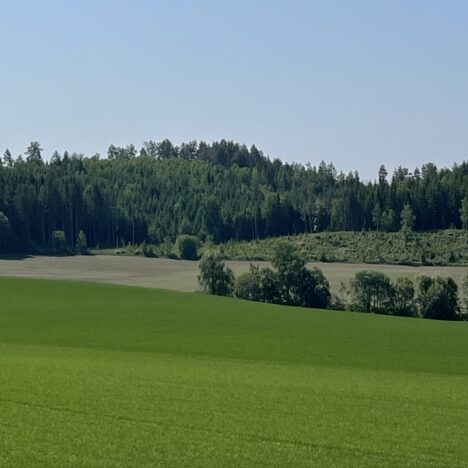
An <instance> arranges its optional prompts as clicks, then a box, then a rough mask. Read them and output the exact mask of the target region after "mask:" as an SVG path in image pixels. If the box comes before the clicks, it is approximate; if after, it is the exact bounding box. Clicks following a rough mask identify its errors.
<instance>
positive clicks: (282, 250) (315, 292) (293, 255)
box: [272, 242, 331, 308]
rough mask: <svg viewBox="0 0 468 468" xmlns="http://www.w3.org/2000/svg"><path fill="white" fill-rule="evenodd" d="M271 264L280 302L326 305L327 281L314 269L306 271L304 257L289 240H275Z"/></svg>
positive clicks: (328, 299)
mask: <svg viewBox="0 0 468 468" xmlns="http://www.w3.org/2000/svg"><path fill="white" fill-rule="evenodd" d="M272 264H273V266H274V267H275V268H276V270H277V271H276V275H277V281H278V285H279V297H280V301H281V303H283V304H288V305H295V306H302V307H319V308H326V307H328V305H329V303H330V299H331V294H330V284H329V283H328V281H327V279H326V278H325V276H324V275H323V273H322V272H321V270H319V269H318V268H314V269H313V270H309V269H307V267H306V263H305V260H304V258H303V257H302V256H301V255H300V253H299V252H298V250H297V249H296V248H295V247H294V246H293V244H292V243H290V242H282V243H279V244H278V246H277V247H276V249H275V252H274V255H273V259H272Z"/></svg>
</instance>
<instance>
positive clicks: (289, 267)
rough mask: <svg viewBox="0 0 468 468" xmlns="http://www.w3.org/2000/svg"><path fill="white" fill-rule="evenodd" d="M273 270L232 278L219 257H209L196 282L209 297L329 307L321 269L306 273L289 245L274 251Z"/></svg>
mask: <svg viewBox="0 0 468 468" xmlns="http://www.w3.org/2000/svg"><path fill="white" fill-rule="evenodd" d="M272 266H273V268H269V267H262V268H259V267H256V266H254V265H250V270H249V271H248V272H246V273H243V274H241V275H239V276H238V277H237V278H235V277H234V275H233V273H232V271H231V270H230V269H229V268H227V267H226V266H225V265H224V263H223V262H222V260H221V257H220V256H219V255H217V254H213V253H208V254H207V255H204V256H203V258H202V260H201V261H200V275H199V278H198V279H199V282H200V285H201V287H202V288H203V290H204V291H206V292H208V293H210V294H216V295H221V296H229V295H231V296H234V297H238V298H240V299H246V300H250V301H258V302H269V303H272V304H283V305H293V306H299V307H316V308H327V307H328V306H329V305H330V300H331V293H330V284H329V282H328V280H327V279H326V278H325V276H324V275H323V273H322V271H321V270H320V269H318V268H314V269H312V270H310V269H308V268H307V267H306V262H305V260H304V259H303V258H302V257H301V256H300V255H299V253H298V251H297V250H296V249H295V248H294V247H293V245H292V244H291V243H289V242H284V243H282V245H281V246H280V247H278V248H277V249H276V250H275V252H274V255H273V258H272Z"/></svg>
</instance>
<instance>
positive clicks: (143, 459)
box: [0, 278, 468, 467]
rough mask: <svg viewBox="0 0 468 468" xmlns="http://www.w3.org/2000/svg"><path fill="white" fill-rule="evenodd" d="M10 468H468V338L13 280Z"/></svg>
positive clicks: (339, 315) (0, 293)
mask: <svg viewBox="0 0 468 468" xmlns="http://www.w3.org/2000/svg"><path fill="white" fill-rule="evenodd" d="M0 298H1V302H0V369H1V372H0V389H1V392H0V414H1V419H0V466H2V467H3V466H6V467H8V466H15V467H16V466H28V467H30V466H44V467H51V466H57V467H64V466H95V467H100V466H158V465H161V466H216V467H219V466H372V467H375V466H392V467H393V466H451V467H456V466H460V467H461V466H467V464H468V444H467V443H466V440H467V434H468V392H467V388H468V359H467V356H468V324H467V323H451V322H436V321H430V320H415V319H405V318H399V317H385V316H375V315H366V314H358V313H349V312H333V311H320V310H310V309H309V310H306V309H295V308H288V307H280V306H272V305H267V304H260V303H252V302H243V301H237V300H234V299H227V298H219V297H213V296H207V295H202V294H197V293H180V292H171V291H162V290H154V289H140V288H131V287H122V286H113V285H104V284H88V283H75V282H59V281H45V280H29V279H7V278H2V279H0Z"/></svg>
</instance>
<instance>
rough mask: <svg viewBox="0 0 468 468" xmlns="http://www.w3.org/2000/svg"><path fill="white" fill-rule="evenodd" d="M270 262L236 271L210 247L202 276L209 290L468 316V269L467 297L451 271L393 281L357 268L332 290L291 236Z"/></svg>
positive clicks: (379, 310) (305, 303)
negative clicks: (444, 274) (236, 273)
mask: <svg viewBox="0 0 468 468" xmlns="http://www.w3.org/2000/svg"><path fill="white" fill-rule="evenodd" d="M272 267H273V268H270V267H257V266H255V265H252V264H251V265H250V270H249V271H248V272H246V273H243V274H241V275H239V276H238V277H235V276H234V274H233V273H232V271H231V270H230V269H229V268H228V267H226V266H225V264H224V262H223V261H222V257H221V256H220V255H219V254H217V253H214V252H212V253H207V254H205V255H204V256H203V258H202V260H201V262H200V275H199V278H198V279H199V283H200V286H201V288H202V289H203V290H204V291H205V292H208V293H210V294H215V295H221V296H233V297H237V298H239V299H246V300H250V301H257V302H267V303H272V304H281V305H292V306H299V307H311V308H321V309H326V308H330V309H335V310H350V311H359V312H368V313H376V314H384V315H398V316H405V317H420V318H429V319H438V320H463V319H466V318H468V275H467V276H466V278H465V280H464V282H463V290H464V291H463V293H464V299H463V301H461V300H460V297H459V293H458V286H457V284H456V283H455V281H454V280H453V279H452V278H450V277H449V278H444V277H441V276H439V275H436V276H427V275H421V276H419V277H417V278H416V281H415V282H414V281H412V280H411V279H409V278H406V277H400V278H398V279H397V280H396V281H395V282H392V281H391V280H390V278H389V277H388V276H387V275H385V274H384V273H382V272H379V271H372V270H369V271H367V270H363V271H360V272H358V273H356V274H355V276H354V278H353V279H352V280H351V281H350V282H349V285H348V286H346V285H343V286H342V291H341V296H333V295H332V294H331V292H330V284H329V282H328V280H327V278H326V277H325V276H324V274H323V273H322V271H321V270H320V269H319V268H313V269H311V270H310V269H308V268H307V267H306V262H305V260H304V258H303V257H302V256H301V255H300V253H299V252H298V251H297V249H295V248H294V246H293V245H292V244H291V243H289V242H282V243H281V245H278V246H277V248H276V249H275V251H274V254H273V256H272ZM463 309H464V310H463Z"/></svg>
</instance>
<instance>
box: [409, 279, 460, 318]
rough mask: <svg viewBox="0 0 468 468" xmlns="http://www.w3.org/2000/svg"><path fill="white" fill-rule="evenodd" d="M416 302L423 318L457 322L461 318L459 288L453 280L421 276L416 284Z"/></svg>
mask: <svg viewBox="0 0 468 468" xmlns="http://www.w3.org/2000/svg"><path fill="white" fill-rule="evenodd" d="M416 286H417V287H416V301H417V304H418V308H419V315H420V316H421V317H423V318H431V319H439V320H457V319H459V318H460V316H459V315H458V312H459V303H458V286H457V284H456V283H455V281H454V280H453V279H452V278H442V277H441V276H434V277H430V276H425V275H423V276H420V277H419V278H418V279H417V282H416Z"/></svg>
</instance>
